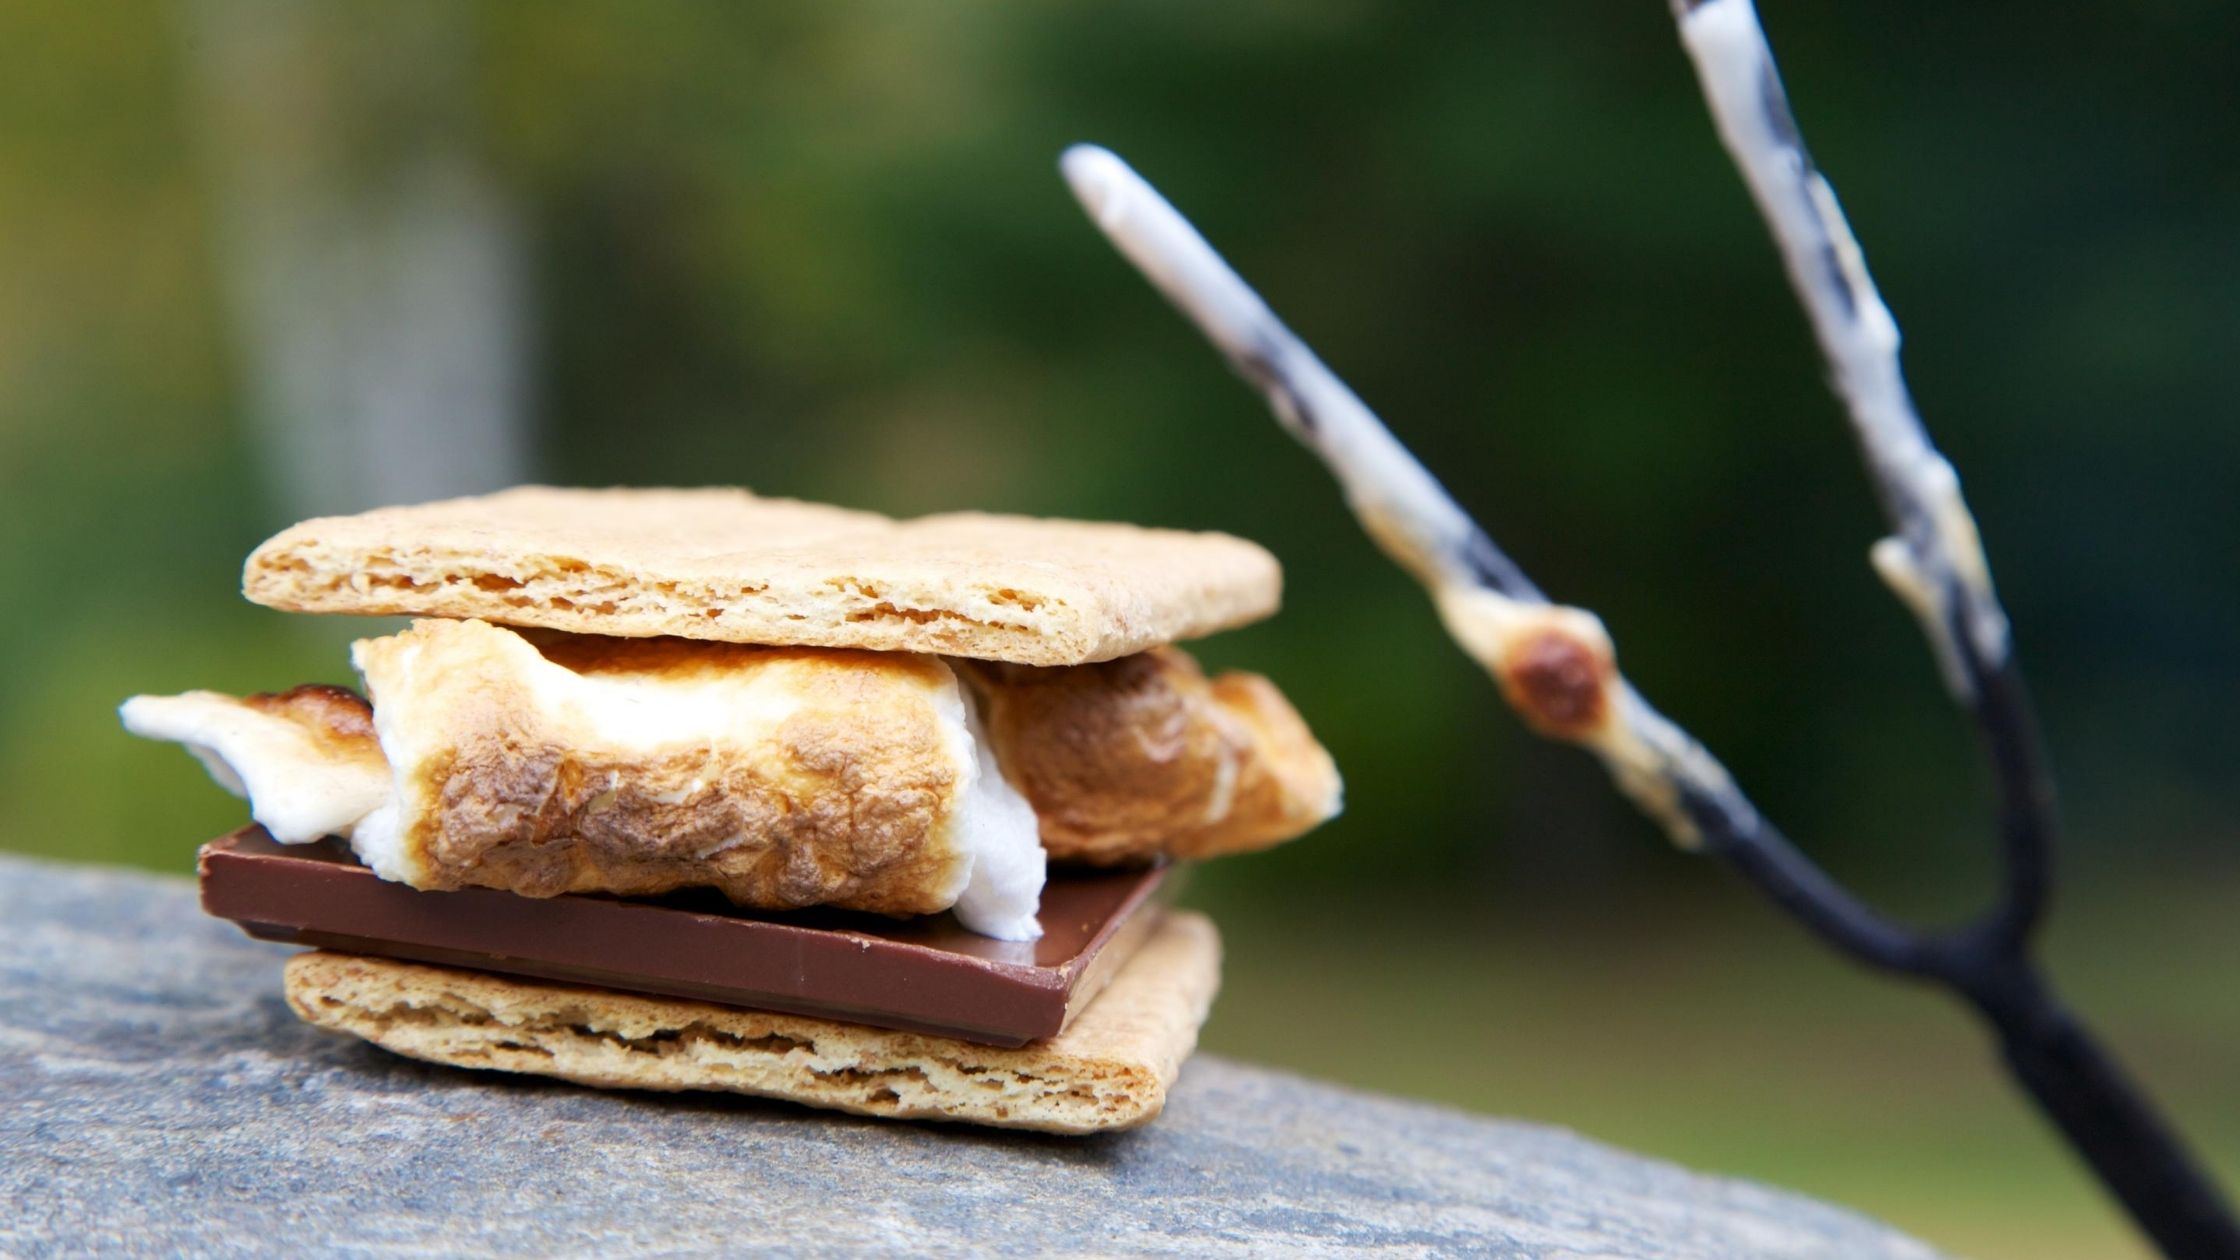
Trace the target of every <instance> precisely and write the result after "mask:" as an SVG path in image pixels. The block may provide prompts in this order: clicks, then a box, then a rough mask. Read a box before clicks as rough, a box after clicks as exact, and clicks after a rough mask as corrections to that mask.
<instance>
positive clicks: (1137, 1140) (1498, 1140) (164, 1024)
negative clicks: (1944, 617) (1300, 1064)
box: [0, 857, 1931, 1260]
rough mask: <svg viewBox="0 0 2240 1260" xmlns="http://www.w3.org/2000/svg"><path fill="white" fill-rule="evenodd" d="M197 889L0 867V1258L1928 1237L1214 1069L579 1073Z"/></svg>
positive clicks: (1658, 1247) (1084, 1249) (1628, 1246)
mask: <svg viewBox="0 0 2240 1260" xmlns="http://www.w3.org/2000/svg"><path fill="white" fill-rule="evenodd" d="M283 952H284V951H282V950H280V949H278V948H276V947H272V946H268V945H264V944H261V943H258V942H255V941H251V940H248V939H247V938H245V937H243V936H242V935H241V934H240V933H239V932H238V931H236V930H235V929H234V928H232V927H231V926H230V925H228V924H224V923H220V922H217V921H214V920H211V919H207V918H205V917H203V915H202V914H201V913H200V911H199V910H198V909H197V908H196V906H195V902H194V894H193V890H192V888H191V887H190V886H189V885H187V884H185V883H183V882H179V881H176V880H169V879H163V878H159V877H153V876H148V875H141V874H133V873H127V872H122V871H113V870H99V869H91V868H82V867H69V866H59V865H49V864H42V863H35V862H30V861H26V860H23V859H20V858H4V857H0V1255H8V1256H25V1255H28V1256H42V1255H49V1254H64V1253H68V1254H73V1255H76V1254H84V1253H87V1252H101V1253H119V1254H135V1255H152V1254H159V1253H160V1254H182V1253H184V1254H251V1253H257V1254H267V1253H274V1252H279V1253H283V1254H295V1255H303V1254H339V1255H373V1254H377V1253H378V1254H383V1255H393V1254H399V1253H415V1254H418V1253H442V1254H448V1255H478V1256H479V1255H552V1254H572V1253H586V1252H594V1251H596V1252H599V1253H601V1254H604V1255H616V1256H623V1255H628V1256H651V1255H667V1254H681V1253H697V1252H710V1251H718V1250H720V1251H727V1252H728V1251H739V1250H747V1249H773V1248H774V1249H778V1250H782V1251H784V1252H786V1253H788V1254H856V1253H894V1252H913V1253H926V1252H932V1253H950V1254H959V1255H981V1254H989V1255H992V1254H1010V1253H1025V1254H1052V1253H1055V1254H1067V1253H1071V1254H1083V1253H1094V1254H1114V1253H1119V1254H1140V1253H1175V1252H1186V1253H1191V1254H1202V1255H1247V1254H1261V1253H1266V1252H1271V1251H1281V1252H1284V1253H1288V1254H1298V1255H1323V1254H1331V1253H1336V1252H1340V1251H1358V1252H1365V1253H1376V1254H1384V1255H1481V1256H1515V1257H1535V1258H1538V1260H1553V1258H1554V1257H1570V1258H1573V1260H1584V1258H1586V1257H1617V1256H1625V1257H1674V1258H1678V1257H1719V1258H1720V1260H1735V1258H1738V1257H1761V1256H1763V1257H1772V1256H1783V1257H1806V1256H1813V1257H1820V1256H1825V1257H1836V1256H1842V1257H1926V1256H1929V1255H1931V1253H1930V1252H1929V1251H1928V1250H1927V1249H1925V1248H1923V1247H1922V1246H1920V1245H1919V1244H1917V1243H1914V1242H1912V1241H1910V1240H1908V1239H1906V1238H1903V1237H1901V1236H1899V1235H1897V1234H1894V1233H1892V1232H1890V1231H1889V1230H1887V1229H1884V1228H1882V1227H1881V1226H1878V1225H1876V1224H1874V1223H1872V1222H1870V1221H1867V1220H1864V1219H1862V1218H1860V1217H1859V1216H1856V1215H1854V1214H1852V1213H1849V1212H1845V1211H1841V1210H1838V1209H1835V1208H1831V1207H1827V1206H1824V1205H1821V1204H1818V1203H1814V1202H1811V1201H1809V1200H1805V1199H1802V1198H1798V1197H1796V1196H1794V1195H1790V1194H1784V1193H1780V1192H1777V1191H1773V1190H1768V1189H1765V1188H1762V1187H1759V1186H1755V1185H1751V1184H1747V1183H1744V1182H1738V1181H1729V1180H1721V1179H1716V1178H1711V1177H1704V1176H1699V1175H1696V1174H1693V1173H1690V1172H1687V1171H1685V1170H1682V1169H1680V1168H1676V1167H1673V1166H1671V1165H1669V1164H1662V1163H1657V1162H1654V1161H1651V1160H1646V1159H1641V1158H1638V1157H1636V1156H1631V1155H1625V1154H1621V1153H1619V1152H1617V1151H1613V1150H1611V1149H1609V1148H1607V1147H1603V1146H1599V1145H1597V1144H1595V1143H1593V1142H1589V1141H1586V1140H1584V1139H1582V1138H1579V1137H1575V1136H1573V1135H1571V1134H1568V1133H1563V1132H1560V1131H1557V1130H1553V1129H1546V1128H1539V1127H1535V1126H1531V1125H1523V1124H1511V1123H1503V1122H1500V1121H1491V1120H1484V1119H1479V1118H1477V1117H1473V1116H1468V1115H1464V1114H1461V1113H1459V1112H1454V1111H1447V1110H1442V1109H1440V1108H1436V1107H1428V1106H1421V1105H1417V1104H1413V1103H1407V1102H1401V1101H1397V1100H1394V1099H1390V1098H1380V1097H1376V1096H1372V1095H1367V1094H1360V1093H1353V1092H1348V1091H1345V1090H1340V1089H1334V1088H1331V1087H1329V1086H1326V1085H1319V1084H1316V1083H1314V1082H1311V1081H1304V1080H1299V1079H1297V1078H1295V1077H1290V1076H1284V1075H1281V1074H1278V1073H1274V1072H1268V1071H1264V1070H1261V1069H1258V1068H1253V1067H1247V1066H1244V1065H1242V1064H1236V1063H1230V1062H1225V1061H1223V1060H1221V1059H1218V1058H1213V1057H1210V1056H1204V1057H1200V1058H1198V1059H1197V1060H1195V1061H1193V1062H1192V1063H1191V1065H1190V1066H1189V1068H1188V1069H1187V1070H1186V1071H1185V1073H1184V1075H1183V1078H1182V1082H1181V1084H1180V1086H1179V1087H1178V1088H1177V1090H1176V1091H1175V1094H1174V1096H1173V1098H1172V1099H1171V1101H1170V1102H1169V1104H1168V1108H1167V1114H1166V1115H1165V1116H1164V1117H1163V1118H1161V1119H1160V1120H1159V1122H1158V1123H1157V1124H1155V1125H1153V1126H1151V1127H1150V1128H1148V1129H1146V1130H1143V1131H1141V1132H1137V1133H1132V1134H1116V1135H1108V1136H1105V1137H1099V1138H1092V1139H1085V1140H1084V1139H1077V1138H1043V1137H1033V1136H1021V1135H1016V1134H1008V1135H1007V1134H996V1133H989V1132H982V1131H976V1130H970V1129H962V1128H946V1127H941V1126H933V1125H905V1124H893V1123H886V1122H880V1121H871V1120H857V1119H849V1118H845V1117H840V1116H835V1115H830V1114H825V1113H819V1112H813V1111H808V1110H804V1109H801V1108H797V1107H791V1106H787V1105H783V1104H776V1103H762V1102H757V1101H754V1100H748V1099H740V1098H733V1097H729V1096H657V1095H643V1094H624V1093H602V1092H598V1091H594V1090H588V1089H579V1088H575V1087H572V1086H567V1085H562V1084H557V1083H553V1082H548V1081H542V1080H532V1079H526V1078H519V1077H508V1076H503V1075H499V1074H495V1073H473V1072H463V1071H456V1070H451V1069H447V1068H437V1067H431V1066H426V1065H423V1064H419V1063H414V1062H411V1061H408V1060H404V1059H399V1058H395V1057H392V1056H390V1055H388V1054H386V1053H384V1052H382V1051H380V1050H376V1049H374V1048H373V1047H371V1046H368V1045H365V1044H363V1043H360V1042H357V1041H354V1040H350V1039H347V1038H343V1037H337V1036H333V1035H330V1034H325V1033H320V1032H317V1031H314V1030H312V1029H309V1028H306V1027H304V1026H303V1025H301V1024H299V1023H297V1022H296V1020H295V1018H294V1016H292V1015H290V1014H289V1013H288V1009H287V1007H286V1006H285V1005H283V1004H282V1002H281V1000H280V977H279V970H280V969H279V966H278V962H279V959H280V957H281V955H282V953H283Z"/></svg>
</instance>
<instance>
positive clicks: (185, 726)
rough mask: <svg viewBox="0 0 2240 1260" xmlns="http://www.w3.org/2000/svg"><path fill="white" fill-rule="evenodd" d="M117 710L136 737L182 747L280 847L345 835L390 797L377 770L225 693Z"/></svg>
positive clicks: (141, 699) (159, 699)
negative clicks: (243, 800)
mask: <svg viewBox="0 0 2240 1260" xmlns="http://www.w3.org/2000/svg"><path fill="white" fill-rule="evenodd" d="M117 713H118V716H120V717H122V718H123V719H124V728H125V729H126V730H128V731H131V732H132V733H133V734H135V735H140V736H144V737H146V738H148V739H163V740H171V741H173V742H175V743H180V744H184V745H186V748H187V751H188V752H190V753H193V754H194V756H195V759H196V760H197V761H200V762H201V763H202V764H203V767H204V768H205V769H207V770H209V771H210V777H211V778H213V779H216V780H217V781H218V786H220V787H222V788H224V789H225V790H226V791H228V792H231V793H233V794H234V795H235V796H243V797H247V798H248V800H249V816H250V817H252V818H254V819H256V820H257V821H258V822H259V823H262V824H263V825H264V829H265V830H266V831H269V832H271V833H272V838H273V839H275V840H278V841H279V842H280V843H282V844H303V843H306V842H308V841H312V840H317V839H319V838H320V837H321V836H347V835H349V834H350V831H351V829H352V828H354V827H356V826H357V824H358V820H360V819H362V818H364V817H365V816H366V815H367V814H369V813H371V812H373V811H374V810H376V809H378V808H380V806H381V805H382V804H383V802H385V801H387V800H388V799H389V798H390V795H391V788H390V782H389V775H388V774H387V772H386V770H385V769H384V768H383V767H380V766H377V765H374V764H371V762H370V760H368V761H353V760H349V759H342V758H336V757H333V756H331V755H329V754H328V752H327V750H326V749H324V748H321V747H320V746H319V744H318V742H317V741H316V740H315V739H313V737H312V736H311V733H310V732H308V731H306V730H304V729H303V728H302V727H301V726H298V725H297V724H296V723H294V722H291V721H289V720H288V719H286V718H284V717H279V716H276V715H274V714H270V713H265V712H262V711H260V710H257V709H253V708H251V707H249V706H248V705H246V704H243V703H242V702H241V701H239V700H237V699H235V698H233V697H232V696H226V695H220V694H218V693H217V692H214V691H190V692H187V693H185V694H184V695H177V696H134V697H133V698H132V699H130V700H127V701H125V702H124V705H123V707H122V708H120V709H118V710H117Z"/></svg>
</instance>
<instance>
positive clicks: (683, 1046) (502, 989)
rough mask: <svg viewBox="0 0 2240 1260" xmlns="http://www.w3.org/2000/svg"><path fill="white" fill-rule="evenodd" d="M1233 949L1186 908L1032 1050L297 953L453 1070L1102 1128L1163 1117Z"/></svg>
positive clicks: (306, 976)
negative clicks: (1224, 949)
mask: <svg viewBox="0 0 2240 1260" xmlns="http://www.w3.org/2000/svg"><path fill="white" fill-rule="evenodd" d="M1220 956H1221V940H1220V937H1219V935H1218V934H1217V933H1216V932H1215V931H1214V927H1213V924H1212V922H1211V921H1210V920H1208V919H1206V918H1205V917H1204V916H1202V915H1197V914H1190V913H1186V912H1179V911H1177V912H1172V913H1169V914H1168V915H1167V916H1166V917H1165V919H1164V920H1163V921H1162V922H1161V923H1160V925H1159V927H1158V928H1157V930H1156V931H1154V933H1153V934H1152V936H1151V938H1150V939H1149V940H1147V941H1145V942H1144V944H1143V946H1142V947H1141V948H1140V949H1138V950H1137V952H1136V954H1135V956H1134V957H1132V958H1130V959H1129V960H1128V962H1127V964H1126V965H1125V966H1123V967H1122V968H1121V970H1120V973H1119V974H1118V975H1116V976H1114V977H1113V978H1112V981H1111V983H1110V984H1109V985H1107V986H1106V988H1105V990H1104V992H1103V993H1101V994H1099V995H1098V996H1097V999H1096V1000H1095V1001H1094V1002H1092V1003H1090V1004H1089V1007H1088V1009H1087V1010H1084V1011H1083V1012H1081V1014H1080V1015H1078V1016H1076V1017H1075V1019H1074V1021H1073V1023H1072V1024H1071V1025H1069V1026H1068V1027H1067V1028H1066V1030H1065V1031H1064V1032H1062V1033H1059V1034H1058V1035H1057V1036H1056V1037H1053V1038H1051V1039H1049V1040H1047V1041H1040V1042H1035V1043H1033V1044H1031V1045H1027V1046H1022V1047H1020V1048H1018V1049H1001V1048H997V1047H993V1046H983V1045H977V1044H974V1043H972V1042H966V1041H958V1040H954V1039H951V1038H947V1037H933V1036H927V1035H924V1034H920V1033H905V1032H894V1031H890V1030H887V1029H880V1028H870V1027H866V1026H864V1025H860V1024H846V1023H840V1022H837V1021H834V1020H824V1019H811V1018H807V1017H804V1016H798V1015H781V1014H775V1013H771V1012H765V1011H751V1010H741V1009H738V1008H736V1007H727V1006H715V1005H712V1004H709V1003H705V1002H689V1001H682V1000H677V999H672V998H654V997H645V996H641V995H638V994H629V993H616V992H611V991H608V990H604V989H588V988H577V987H572V986H566V985H558V984H546V983H541V982H536V981H529V980H519V979H514V978H511V977H505V976H496V975H490V974H486V973H483V972H477V971H462V970H456V969H452V968H445V967H429V966H424V965H421V964H418V963H407V962H398V961H396V960H394V959H388V958H373V957H362V956H357V955H349V954H333V953H308V954H299V955H297V956H296V957H294V958H291V959H289V960H288V964H287V971H286V988H287V997H288V1004H289V1005H290V1006H291V1007H293V1008H294V1009H295V1012H296V1014H298V1015H300V1016H302V1017H303V1019H304V1020H305V1021H306V1022H308V1023H311V1024H315V1025H318V1026H319V1027H322V1028H330V1029H334V1030H336V1031H339V1032H347V1033H353V1034H355V1035H357V1036H360V1037H363V1038H365V1039H366V1040H368V1041H371V1042H373V1043H374V1044H375V1045H378V1046H382V1047H384V1048H385V1049H389V1050H393V1051H395V1052H396V1053H398V1054H403V1055H408V1056H410V1057H412V1058H416V1059H425V1060H428V1061H429V1062H433V1063H444V1064H449V1065H452V1066H454V1067H466V1068H491V1069H496V1070H499V1071H507V1072H526V1073H532V1074H535V1075H539V1076H554V1077H559V1078H560V1079H562V1080H568V1081H575V1082H577V1083H579V1084H584V1085H597V1086H603V1087H607V1088H615V1089H647V1090H689V1089H706V1090H721V1091H726V1092H730V1093H739V1094H755V1095H759V1096H761V1097H765V1098H782V1099H787V1100H790V1101H793V1102H799V1103H806V1104H808V1105H809V1106H812V1107H825V1108H830V1109H833V1110H837V1111H848V1112H854V1113H856V1114H858V1115H867V1116H886V1117H892V1118H897V1119H907V1120H952V1121H961V1122H965V1123H970V1124H981V1125H990V1126H994V1127H998V1128H1010V1129H1035V1130H1040V1131H1042V1132H1046V1133H1093V1132H1098V1131H1101V1130H1107V1129H1128V1128H1134V1127H1136V1126H1138V1125H1141V1124H1145V1123H1148V1122H1149V1121H1151V1120H1152V1119H1154V1118H1156V1117H1157V1116H1158V1114H1159V1111H1160V1109H1161V1108H1162V1107H1163V1106H1165V1104H1166V1097H1167V1089H1168V1087H1169V1086H1171V1085H1172V1084H1173V1083H1174V1080H1175V1077H1176V1076H1177V1074H1179V1072H1180V1071H1181V1068H1182V1061H1183V1060H1184V1059H1186V1058H1188V1057H1189V1055H1190V1052H1191V1050H1192V1049H1194V1048H1195V1047H1196V1045H1197V1040H1198V1028H1199V1026H1200V1025H1201V1024H1203V1023H1204V1022H1205V1017H1206V1011H1207V1009H1208V1007H1209V1006H1210V1005H1211V1004H1212V1001H1213V995H1214V991H1215V990H1216V989H1217V988H1218V987H1219V986H1220V961H1221V960H1220Z"/></svg>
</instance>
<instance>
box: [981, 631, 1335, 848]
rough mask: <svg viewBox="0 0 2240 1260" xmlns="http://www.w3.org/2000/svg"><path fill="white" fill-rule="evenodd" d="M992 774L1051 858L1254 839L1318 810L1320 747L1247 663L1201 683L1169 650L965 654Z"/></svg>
mask: <svg viewBox="0 0 2240 1260" xmlns="http://www.w3.org/2000/svg"><path fill="white" fill-rule="evenodd" d="M962 668H963V669H964V670H965V671H966V674H967V677H969V678H970V679H971V680H972V681H973V682H974V683H975V684H976V685H977V686H978V687H979V688H980V690H981V693H982V696H983V702H984V705H985V714H986V719H985V720H986V725H987V730H988V735H989V738H990V739H991V740H992V741H993V742H994V744H995V748H996V757H997V760H998V761H999V762H1000V763H1001V764H1002V766H1003V770H1004V775H1005V777H1006V778H1008V779H1010V780H1011V782H1012V784H1013V786H1015V787H1017V788H1018V789H1019V792H1020V794H1021V795H1023V796H1025V797H1026V798H1027V801H1028V803H1030V804H1032V805H1033V806H1034V810H1035V816H1036V818H1037V820H1038V821H1039V823H1040V826H1041V833H1042V847H1043V849H1044V851H1045V852H1047V853H1048V854H1049V855H1050V856H1051V857H1052V858H1053V859H1055V860H1058V861H1072V862H1090V863H1097V864H1103V865H1110V864H1116V863H1123V862H1132V861H1141V860H1144V859H1147V858H1151V857H1156V856H1160V855H1165V856H1167V857H1173V858H1184V859H1192V858H1206V857H1215V856H1219V855H1221V854H1225V853H1244V852H1250V851H1252V850H1255V849H1264V848H1267V847H1269V846H1271V845H1274V844H1278V843H1280V842H1282V841H1285V840H1290V839H1293V838H1295V837H1297V836H1299V835H1301V834H1304V833H1305V832H1307V831H1309V830H1312V829H1313V828H1314V827H1316V826H1317V825H1319V824H1321V823H1323V822H1325V821H1327V820H1329V819H1330V818H1331V817H1332V816H1334V815H1335V814H1336V813H1337V812H1338V810H1339V807H1340V803H1341V792H1342V786H1341V784H1340V782H1339V779H1338V770H1337V766H1336V765H1335V764H1334V763H1332V761H1331V759H1330V754H1329V753H1328V752H1326V751H1324V749H1323V748H1322V745H1320V744H1319V743H1317V742H1315V738H1314V735H1313V733H1312V732H1310V731H1309V730H1308V729H1307V724H1306V722H1305V721H1303V720H1302V719H1301V718H1300V717H1299V714H1298V711H1297V710H1295V709H1293V708H1292V707H1291V704H1290V702H1289V701H1287V700H1285V699H1284V698H1283V693H1282V692H1280V691H1278V690H1276V687H1275V684H1273V683H1271V682H1269V681H1268V680H1267V679H1265V678H1262V677H1260V676H1259V675H1258V674H1246V673H1228V674H1223V675H1222V676H1220V677H1219V678H1215V679H1213V680H1211V681H1208V680H1207V678H1206V676H1205V673H1204V671H1203V670H1201V669H1199V667H1198V663H1197V662H1196V661H1195V660H1193V659H1192V658H1191V657H1190V655H1189V654H1188V653H1187V652H1183V651H1181V650H1180V649H1178V648H1171V647H1162V648H1154V649H1152V650H1151V651H1148V652H1139V653H1136V654H1135V655H1133V656H1124V657H1121V658H1120V659H1119V660H1116V661H1105V662H1102V663H1100V664H1095V665H1076V666H1067V667H1062V668H1055V669H1033V668H1026V667H1021V666H1014V665H994V664H976V663H965V664H964V665H962Z"/></svg>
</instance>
